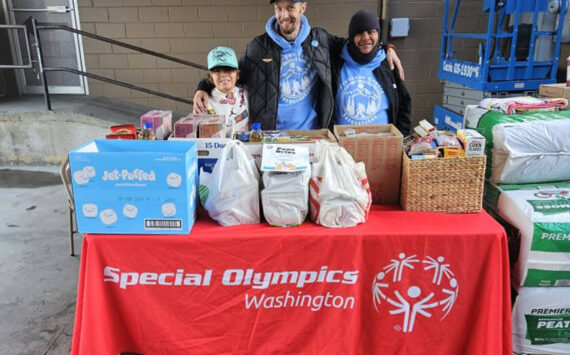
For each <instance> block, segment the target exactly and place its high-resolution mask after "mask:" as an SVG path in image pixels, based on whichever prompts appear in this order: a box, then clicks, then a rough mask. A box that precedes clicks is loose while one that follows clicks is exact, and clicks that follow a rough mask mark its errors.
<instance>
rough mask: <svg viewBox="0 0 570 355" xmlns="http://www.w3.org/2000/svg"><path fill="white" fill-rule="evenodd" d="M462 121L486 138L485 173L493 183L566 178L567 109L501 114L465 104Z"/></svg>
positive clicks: (569, 158) (569, 146) (569, 154)
mask: <svg viewBox="0 0 570 355" xmlns="http://www.w3.org/2000/svg"><path fill="white" fill-rule="evenodd" d="M465 116H466V122H467V126H468V127H469V128H476V129H477V130H478V131H479V132H480V133H481V134H483V136H485V138H486V139H487V146H486V148H485V153H486V155H487V177H488V178H490V179H491V181H492V182H494V183H501V184H525V183H542V182H549V181H565V180H570V139H568V132H570V110H564V111H556V112H536V113H525V114H518V115H505V114H502V113H500V112H494V111H489V112H484V111H483V112H482V111H480V110H477V109H473V108H468V109H467V111H466V113H465Z"/></svg>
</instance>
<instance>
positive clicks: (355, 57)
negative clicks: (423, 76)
mask: <svg viewBox="0 0 570 355" xmlns="http://www.w3.org/2000/svg"><path fill="white" fill-rule="evenodd" d="M348 36H349V38H348V40H347V42H346V43H345V45H344V47H343V48H342V52H341V55H340V58H338V61H337V62H336V63H333V64H334V65H333V79H334V80H335V81H334V82H333V89H336V94H335V100H336V101H335V112H334V123H335V124H352V125H354V124H388V123H392V124H394V125H395V126H396V127H397V128H398V129H399V130H400V131H401V132H402V134H404V135H408V134H409V131H410V115H411V107H412V103H411V98H410V94H409V93H408V89H406V87H405V86H404V83H403V82H402V80H401V79H400V75H398V73H396V72H395V70H394V71H392V70H390V67H389V66H388V63H387V61H386V60H385V59H386V52H385V50H384V48H382V46H381V43H380V26H379V22H378V18H377V17H376V15H374V14H373V13H372V12H370V11H367V10H359V11H357V12H356V13H355V14H354V16H352V19H351V20H350V25H349V28H348Z"/></svg>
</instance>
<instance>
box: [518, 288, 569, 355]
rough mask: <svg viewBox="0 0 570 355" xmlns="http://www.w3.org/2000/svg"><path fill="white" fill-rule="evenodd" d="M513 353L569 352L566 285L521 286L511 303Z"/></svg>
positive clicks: (561, 353) (567, 291) (567, 292)
mask: <svg viewBox="0 0 570 355" xmlns="http://www.w3.org/2000/svg"><path fill="white" fill-rule="evenodd" d="M513 350H514V352H515V354H544V353H548V354H560V355H563V354H564V355H567V354H570V288H568V287H559V288H545V287H543V288H540V287H528V288H527V287H524V288H521V289H520V292H519V295H518V297H517V299H516V301H515V304H514V307H513Z"/></svg>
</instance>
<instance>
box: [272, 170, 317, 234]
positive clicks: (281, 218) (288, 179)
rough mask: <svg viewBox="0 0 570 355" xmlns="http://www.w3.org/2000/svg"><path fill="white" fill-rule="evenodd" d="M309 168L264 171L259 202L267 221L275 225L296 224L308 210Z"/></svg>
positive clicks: (303, 219)
mask: <svg viewBox="0 0 570 355" xmlns="http://www.w3.org/2000/svg"><path fill="white" fill-rule="evenodd" d="M310 177H311V173H310V170H309V169H307V170H302V171H295V172H280V171H264V172H263V177H262V180H263V186H264V188H263V190H262V191H261V204H262V206H263V216H264V217H265V220H266V221H267V223H269V224H271V225H272V226H277V227H293V226H298V225H300V224H301V223H303V221H305V218H306V217H307V214H308V212H309V179H310Z"/></svg>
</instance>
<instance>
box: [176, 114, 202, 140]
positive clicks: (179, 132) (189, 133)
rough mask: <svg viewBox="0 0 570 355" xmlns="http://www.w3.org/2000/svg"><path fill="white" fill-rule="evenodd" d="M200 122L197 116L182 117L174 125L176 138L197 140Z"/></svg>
mask: <svg viewBox="0 0 570 355" xmlns="http://www.w3.org/2000/svg"><path fill="white" fill-rule="evenodd" d="M198 122H199V119H197V117H196V115H188V116H185V117H182V118H181V119H179V120H178V121H176V123H174V135H173V136H174V138H196V137H197V133H198V132H197V131H198V129H197V127H198Z"/></svg>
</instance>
